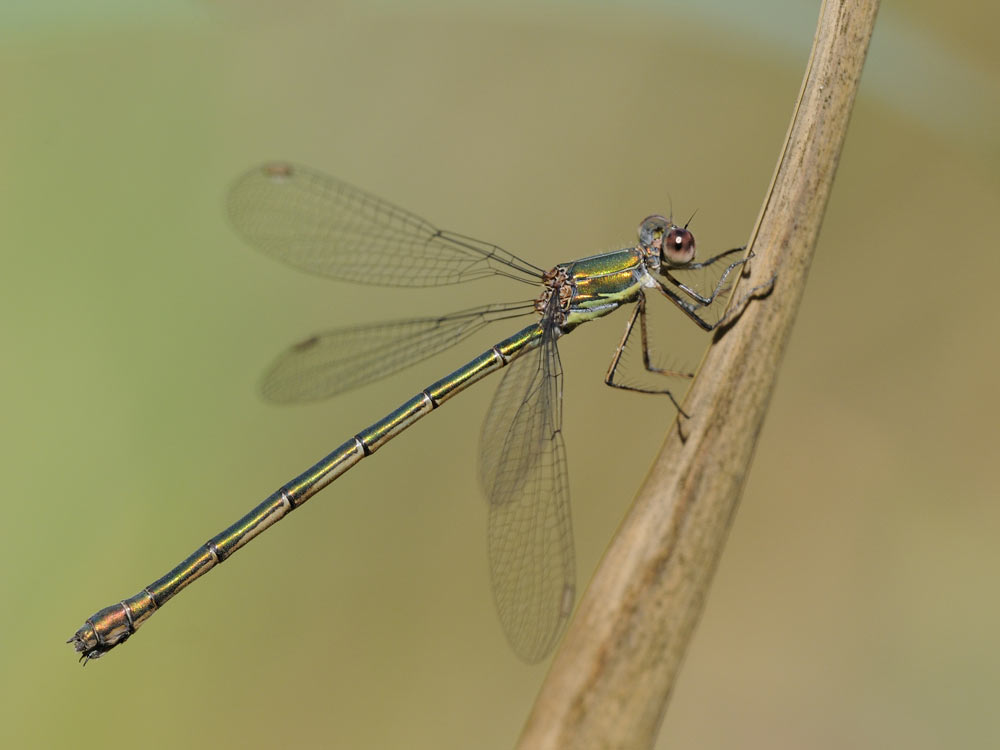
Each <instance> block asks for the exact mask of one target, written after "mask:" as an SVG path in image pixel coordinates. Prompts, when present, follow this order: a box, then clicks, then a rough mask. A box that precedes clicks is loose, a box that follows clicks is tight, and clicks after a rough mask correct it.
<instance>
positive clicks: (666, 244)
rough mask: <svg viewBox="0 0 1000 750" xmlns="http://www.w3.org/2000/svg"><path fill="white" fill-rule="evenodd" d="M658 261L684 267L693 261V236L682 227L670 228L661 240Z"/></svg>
mask: <svg viewBox="0 0 1000 750" xmlns="http://www.w3.org/2000/svg"><path fill="white" fill-rule="evenodd" d="M660 259H661V260H662V261H663V262H664V263H667V264H668V265H671V266H686V265H687V264H688V263H690V262H691V261H693V260H694V235H693V234H691V232H690V231H688V230H687V229H685V228H684V227H678V226H673V227H671V228H670V231H669V232H667V234H666V236H665V237H664V238H663V247H662V248H661V250H660Z"/></svg>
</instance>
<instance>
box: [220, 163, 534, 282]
mask: <svg viewBox="0 0 1000 750" xmlns="http://www.w3.org/2000/svg"><path fill="white" fill-rule="evenodd" d="M227 205H228V209H229V216H230V218H231V219H232V222H233V225H234V226H235V227H236V230H237V231H238V232H239V233H240V234H241V235H242V236H243V238H244V239H245V240H246V241H247V242H248V243H249V244H251V245H253V246H254V247H256V248H258V249H259V250H262V251H263V252H265V253H267V254H268V255H270V256H272V257H273V258H277V259H278V260H281V261H284V262H285V263H289V264H291V265H293V266H295V267H296V268H299V269H302V270H304V271H308V272H310V273H315V274H320V275H323V276H331V277H333V278H337V279H343V280H345V281H353V282H356V283H361V284H381V285H385V286H438V285H442V284H456V283H459V282H463V281H471V280H473V279H478V278H483V277H486V276H497V275H500V276H511V277H513V278H516V279H519V280H522V281H530V282H531V283H537V282H538V278H539V276H540V275H541V274H542V272H543V269H540V268H537V267H535V266H533V265H532V264H530V263H527V262H525V261H523V260H521V259H520V258H518V257H517V256H515V255H512V254H511V253H508V252H507V251H506V250H503V249H501V248H499V247H497V246H496V245H490V244H488V243H485V242H480V241H478V240H474V239H471V238H469V237H463V236H462V235H459V234H455V233H453V232H445V231H442V230H440V229H438V228H437V227H435V226H434V225H432V224H430V223H429V222H427V221H425V220H424V219H421V218H420V217H419V216H416V215H414V214H411V213H410V212H408V211H404V210H403V209H401V208H398V207H396V206H394V205H392V204H391V203H387V202H385V201H383V200H381V199H379V198H376V197H375V196H373V195H369V194H368V193H365V192H363V191H361V190H358V189H357V188H355V187H352V186H351V185H348V184H347V183H345V182H341V181H340V180H337V179H334V178H333V177H329V176H327V175H324V174H322V173H320V172H316V171H313V170H311V169H308V168H306V167H300V166H296V165H291V164H284V163H281V164H265V165H263V166H260V167H257V168H255V169H252V170H251V171H249V172H247V173H246V174H245V175H243V176H242V177H240V178H239V179H238V180H237V181H236V183H235V184H234V185H233V187H232V189H231V190H230V192H229V197H228V200H227Z"/></svg>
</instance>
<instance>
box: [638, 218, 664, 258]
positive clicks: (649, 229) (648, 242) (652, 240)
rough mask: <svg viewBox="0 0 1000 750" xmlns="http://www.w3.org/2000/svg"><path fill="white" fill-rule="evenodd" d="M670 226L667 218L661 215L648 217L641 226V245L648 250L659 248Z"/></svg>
mask: <svg viewBox="0 0 1000 750" xmlns="http://www.w3.org/2000/svg"><path fill="white" fill-rule="evenodd" d="M669 226H671V224H670V221H669V220H667V218H666V217H663V216H660V215H659V214H653V215H652V216H647V217H646V218H645V219H643V220H642V223H641V224H640V225H639V244H640V245H642V247H644V248H646V249H647V250H648V249H650V248H652V247H656V246H658V245H659V241H660V240H662V239H663V234H664V232H666V231H667V227H669Z"/></svg>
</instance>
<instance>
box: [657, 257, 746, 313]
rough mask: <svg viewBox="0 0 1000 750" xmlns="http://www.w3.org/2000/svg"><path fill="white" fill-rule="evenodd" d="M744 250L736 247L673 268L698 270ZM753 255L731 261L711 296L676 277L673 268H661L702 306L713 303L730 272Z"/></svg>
mask: <svg viewBox="0 0 1000 750" xmlns="http://www.w3.org/2000/svg"><path fill="white" fill-rule="evenodd" d="M743 250H744V248H742V247H734V248H733V249H732V250H726V252H724V253H719V254H718V255H715V256H713V257H711V258H709V259H708V260H706V261H704V262H703V263H690V264H688V265H686V266H681V267H678V268H675V269H673V270H679V271H692V270H698V269H700V268H705V267H707V266H710V265H711V264H713V263H715V261H717V260H721V259H722V258H725V257H726V256H727V255H732V254H733V253H738V252H742V251H743ZM752 257H753V254H751V255H748V256H747V257H746V258H740V259H739V260H735V261H733V262H732V263H730V264H729V267H728V268H726V270H725V271H723V272H722V276H721V277H719V281H718V282H717V283H716V285H715V289H713V290H712V293H711V294H710V295H709V296H707V297H705V296H703V295H702V294H700V293H698V292H697V291H695V290H694V289H692V288H691V287H689V286H688V285H687V284H684V283H683V282H681V281H679V280H678V279H677V278H676V277H674V275H673V274H671V273H670V271H671V269H670V268H669V267H668V268H661V269H660V273H661V275H663V276H664V277H665V278H667V279H669V280H670V283H671V284H673V285H674V286H676V287H677V288H678V289H680V290H681V291H683V292H684V293H685V294H687V295H688V296H689V297H690V298H691V299H693V300H696V301H697V302H699V303H700V306H701V307H707V306H708V305H710V304H712V302H714V301H715V298H716V297H718V296H719V293H720V292H721V291H722V288H723V286H724V285H725V283H726V279H728V278H729V274H730V273H732V272H733V269H734V268H737V267H739V266H742V265H743V264H744V263H746V262H747V261H748V260H750V258H752Z"/></svg>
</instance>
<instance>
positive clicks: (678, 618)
mask: <svg viewBox="0 0 1000 750" xmlns="http://www.w3.org/2000/svg"><path fill="white" fill-rule="evenodd" d="M877 8H878V0H827V1H826V2H824V4H823V7H822V9H821V11H820V19H819V25H818V28H817V31H816V37H815V40H814V43H813V50H812V54H811V56H810V58H809V63H808V66H807V68H806V73H805V78H804V80H803V84H802V90H801V92H800V94H799V100H798V103H797V104H796V107H795V112H794V115H793V118H792V123H791V125H790V127H789V130H788V135H787V137H786V141H785V145H784V148H783V149H782V152H781V155H780V157H779V160H778V166H777V169H776V171H775V175H774V179H773V181H772V183H771V186H770V188H769V189H768V192H767V196H766V197H765V200H764V204H763V208H762V210H761V214H760V218H759V219H758V221H757V225H756V227H755V228H754V231H753V234H752V236H751V240H750V247H751V249H752V250H753V251H754V252H755V254H756V257H755V258H754V260H753V261H752V262H751V265H752V268H751V271H750V278H749V279H746V280H744V281H743V282H741V286H740V287H739V288H738V289H737V291H736V293H735V294H734V298H739V297H740V296H741V293H740V290H746V289H751V288H754V287H757V286H759V285H762V284H766V283H767V282H768V280H770V279H772V278H773V279H774V285H773V289H772V290H771V293H770V294H768V295H767V296H766V298H764V299H760V300H751V301H750V302H749V304H748V305H746V308H745V310H744V313H743V314H742V316H741V317H739V319H738V320H737V321H736V323H735V324H734V325H731V326H729V328H728V330H725V331H719V332H718V333H717V335H716V341H715V342H714V344H713V346H712V347H710V349H709V351H708V353H707V355H706V357H705V361H704V363H703V366H702V368H701V370H700V372H699V374H698V376H697V378H696V379H695V382H694V384H693V385H692V387H691V390H690V392H689V393H688V397H687V399H686V401H685V404H684V409H685V411H687V413H688V414H690V415H691V418H690V419H681V420H679V422H678V423H677V425H676V427H675V428H674V429H673V430H672V431H671V432H670V434H669V435H668V437H667V440H666V442H665V444H664V446H663V449H662V451H661V453H660V456H659V458H658V459H657V461H656V463H655V464H654V466H653V467H652V469H651V471H650V473H649V476H648V477H647V478H646V481H645V483H644V484H643V486H642V488H641V489H640V490H639V494H638V496H637V497H636V500H635V503H634V504H633V506H632V508H631V510H630V511H629V513H628V515H627V517H626V518H625V520H624V521H623V522H622V525H621V528H620V529H619V530H618V533H617V535H616V536H615V538H614V540H613V541H612V543H611V545H610V547H609V548H608V550H607V552H606V554H605V557H604V559H603V561H602V562H601V565H600V567H599V569H598V571H597V573H596V574H595V576H594V579H593V581H592V582H591V584H590V586H589V587H588V589H587V592H586V593H585V595H584V596H583V598H582V600H581V602H580V606H579V609H578V611H577V613H576V616H575V618H574V621H573V623H572V625H571V627H570V629H569V631H568V633H567V635H566V638H565V641H564V643H563V646H562V648H561V649H560V651H559V653H558V655H557V656H556V658H555V661H554V662H553V664H552V667H551V670H550V672H549V674H548V676H547V678H546V680H545V683H544V684H543V686H542V689H541V692H540V693H539V696H538V698H537V700H536V702H535V706H534V708H533V710H532V713H531V715H530V717H529V718H528V721H527V724H526V725H525V728H524V732H523V734H522V736H521V738H520V742H519V745H518V747H520V748H583V747H601V748H643V747H649V746H651V745H652V744H653V742H654V741H655V738H656V735H657V732H658V731H659V726H660V722H661V721H662V718H663V714H664V711H665V709H666V705H667V699H668V697H669V695H670V692H671V690H672V688H673V685H674V682H675V680H676V677H677V673H678V671H679V668H680V664H681V661H682V659H683V656H684V653H685V652H686V650H687V647H688V643H689V642H690V640H691V635H692V633H693V631H694V627H695V625H696V623H697V621H698V618H699V616H700V614H701V611H702V608H703V606H704V602H705V599H706V596H707V591H708V586H709V584H710V582H711V579H712V575H713V573H714V572H715V568H716V564H717V563H718V560H719V556H720V554H721V551H722V546H723V544H724V543H725V540H726V536H727V532H728V530H729V524H730V522H731V520H732V517H733V514H734V512H735V510H736V506H737V503H738V501H739V497H740V493H741V491H742V488H743V485H744V482H745V481H746V475H747V471H748V469H749V466H750V462H751V459H752V457H753V452H754V447H755V445H756V442H757V436H758V434H759V433H760V430H761V426H762V424H763V420H764V414H765V411H766V408H767V404H768V402H769V401H770V397H771V393H772V391H773V389H774V383H775V380H776V378H777V372H778V365H779V363H780V361H781V357H782V354H783V352H784V349H785V344H786V342H787V340H788V336H789V334H790V331H791V326H792V321H793V319H794V316H795V313H796V310H797V309H798V306H799V300H800V299H801V296H802V290H803V287H804V285H805V280H806V274H807V272H808V269H809V265H810V262H811V259H812V253H813V248H814V247H815V244H816V238H817V236H818V234H819V229H820V224H821V222H822V218H823V212H824V210H825V208H826V204H827V199H828V197H829V195H830V189H831V186H832V184H833V178H834V174H835V172H836V168H837V161H838V158H839V155H840V150H841V146H842V144H843V142H844V136H845V133H846V131H847V124H848V120H849V119H850V113H851V108H852V106H853V103H854V98H855V94H856V92H857V88H858V83H859V80H860V77H861V69H862V65H863V63H864V59H865V54H866V52H867V49H868V41H869V39H870V37H871V32H872V28H873V26H874V23H875V15H876V11H877ZM743 296H744V297H746V292H744V293H743Z"/></svg>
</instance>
